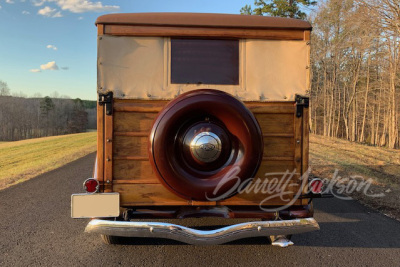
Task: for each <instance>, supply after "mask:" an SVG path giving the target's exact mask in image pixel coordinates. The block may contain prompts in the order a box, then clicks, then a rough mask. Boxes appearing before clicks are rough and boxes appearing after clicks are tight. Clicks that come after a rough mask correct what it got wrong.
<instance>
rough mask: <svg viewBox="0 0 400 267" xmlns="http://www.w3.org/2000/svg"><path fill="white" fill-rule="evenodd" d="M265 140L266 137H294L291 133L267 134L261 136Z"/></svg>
mask: <svg viewBox="0 0 400 267" xmlns="http://www.w3.org/2000/svg"><path fill="white" fill-rule="evenodd" d="M262 136H263V137H265V138H268V137H288V138H289V137H294V134H292V133H269V134H263V135H262Z"/></svg>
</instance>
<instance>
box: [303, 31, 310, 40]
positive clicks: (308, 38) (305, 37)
mask: <svg viewBox="0 0 400 267" xmlns="http://www.w3.org/2000/svg"><path fill="white" fill-rule="evenodd" d="M310 40H311V31H304V41H310Z"/></svg>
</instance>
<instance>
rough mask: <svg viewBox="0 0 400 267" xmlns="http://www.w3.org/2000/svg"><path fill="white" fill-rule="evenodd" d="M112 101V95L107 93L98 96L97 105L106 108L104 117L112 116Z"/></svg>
mask: <svg viewBox="0 0 400 267" xmlns="http://www.w3.org/2000/svg"><path fill="white" fill-rule="evenodd" d="M112 100H113V93H112V92H108V93H107V94H101V93H100V94H99V105H100V106H103V105H104V106H105V107H106V115H112V112H113V106H112Z"/></svg>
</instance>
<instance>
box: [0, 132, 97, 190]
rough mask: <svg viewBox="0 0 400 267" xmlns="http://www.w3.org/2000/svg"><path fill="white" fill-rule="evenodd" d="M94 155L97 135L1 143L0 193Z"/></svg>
mask: <svg viewBox="0 0 400 267" xmlns="http://www.w3.org/2000/svg"><path fill="white" fill-rule="evenodd" d="M95 151H96V133H95V132H89V133H80V134H70V135H61V136H52V137H43V138H36V139H29V140H22V141H15V142H4V143H0V155H1V157H0V190H1V189H4V188H7V187H9V186H12V185H14V184H18V183H21V182H23V181H26V180H28V179H30V178H33V177H35V176H37V175H40V174H42V173H45V172H48V171H51V170H54V169H56V168H59V167H61V166H63V165H65V164H67V163H69V162H71V161H73V160H76V159H78V158H81V157H83V156H85V155H87V154H89V153H92V152H95Z"/></svg>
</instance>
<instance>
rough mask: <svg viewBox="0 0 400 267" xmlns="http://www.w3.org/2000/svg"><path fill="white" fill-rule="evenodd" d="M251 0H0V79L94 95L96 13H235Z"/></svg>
mask: <svg viewBox="0 0 400 267" xmlns="http://www.w3.org/2000/svg"><path fill="white" fill-rule="evenodd" d="M253 2H254V1H253V0H250V1H248V0H217V1H216V0H185V1H184V0H176V1H174V0H171V1H168V0H153V1H145V0H141V1H139V0H114V1H112V0H103V1H96V0H94V1H92V0H0V81H3V82H6V83H7V84H8V87H9V88H10V90H11V93H14V94H20V95H25V96H28V97H33V96H42V97H44V96H47V95H48V96H68V97H70V98H81V99H86V100H95V99H96V97H97V95H96V57H97V55H96V53H97V51H96V47H97V44H96V35H97V29H96V27H95V25H94V22H95V21H96V18H97V17H98V16H100V15H103V14H109V13H131V12H132V13H135V12H200V13H230V14H238V13H239V11H240V8H241V7H242V6H244V5H246V4H252V3H253Z"/></svg>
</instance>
